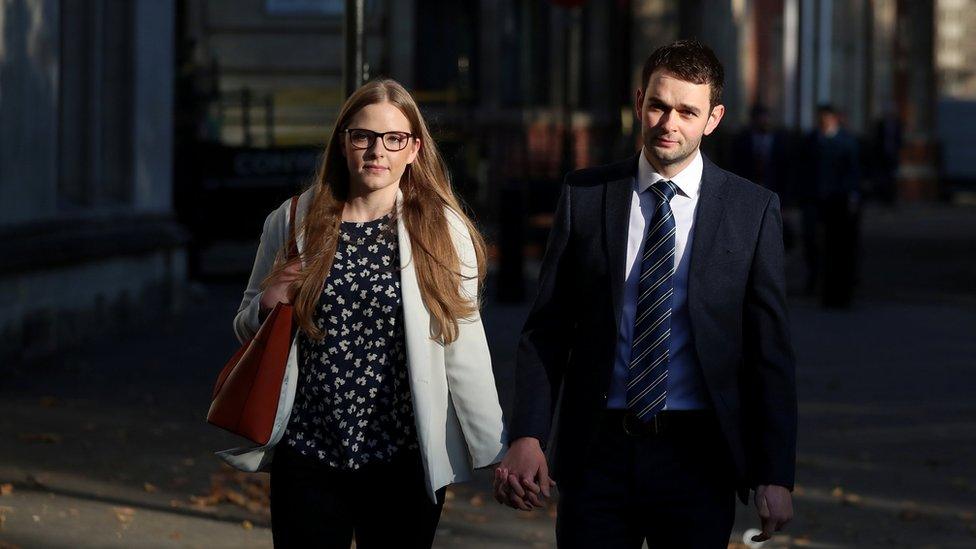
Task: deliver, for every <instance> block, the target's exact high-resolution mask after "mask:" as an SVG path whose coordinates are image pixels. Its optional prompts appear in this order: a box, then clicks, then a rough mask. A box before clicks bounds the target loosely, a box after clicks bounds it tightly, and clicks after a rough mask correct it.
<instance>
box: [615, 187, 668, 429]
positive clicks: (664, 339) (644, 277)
mask: <svg viewBox="0 0 976 549" xmlns="http://www.w3.org/2000/svg"><path fill="white" fill-rule="evenodd" d="M650 190H651V191H652V192H654V194H655V195H657V199H658V205H657V209H656V210H655V211H654V215H653V216H651V222H650V223H649V226H650V228H649V229H648V231H647V235H646V236H645V238H644V253H643V254H642V256H641V274H640V281H639V282H638V286H637V288H638V289H637V311H636V313H635V314H636V320H635V321H634V339H633V343H632V344H631V351H630V352H631V355H630V373H629V375H628V380H627V408H628V409H629V410H630V411H631V412H632V413H634V415H636V416H637V418H638V419H639V420H641V421H647V420H649V419H651V418H653V417H654V415H655V414H657V413H658V412H660V411H661V410H662V409H664V405H665V402H666V401H667V394H668V392H667V389H668V359H669V353H670V340H671V295H672V294H673V293H674V254H675V250H674V232H675V224H674V214H673V213H672V212H671V204H670V202H671V199H672V198H673V197H674V195H675V194H677V192H678V188H677V187H676V186H675V185H674V183H672V182H671V181H665V180H663V179H662V180H660V181H658V182H657V183H654V184H653V185H651V187H650Z"/></svg>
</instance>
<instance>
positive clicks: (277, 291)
mask: <svg viewBox="0 0 976 549" xmlns="http://www.w3.org/2000/svg"><path fill="white" fill-rule="evenodd" d="M299 269H301V266H300V264H299V262H298V261H295V262H293V263H292V264H290V265H288V266H287V267H285V270H284V271H282V272H281V273H280V274H279V275H278V276H277V277H275V279H274V281H273V282H272V283H271V285H270V286H268V287H267V288H265V289H264V291H263V292H261V312H260V318H261V320H262V321H263V320H264V317H266V316H267V315H268V313H270V312H271V310H272V309H274V308H275V305H277V304H279V303H291V292H290V286H291V283H292V282H294V281H295V279H296V278H298V271H299Z"/></svg>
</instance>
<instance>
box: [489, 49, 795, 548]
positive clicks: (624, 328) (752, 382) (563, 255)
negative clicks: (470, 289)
mask: <svg viewBox="0 0 976 549" xmlns="http://www.w3.org/2000/svg"><path fill="white" fill-rule="evenodd" d="M642 77H643V80H642V81H643V87H642V89H640V90H638V92H637V96H636V105H635V107H636V110H637V115H638V117H639V118H640V120H641V135H642V141H643V147H642V151H641V153H640V154H638V155H637V156H634V157H632V158H630V159H627V160H625V161H623V162H620V163H617V164H611V165H608V166H601V167H597V168H591V169H584V170H580V171H576V172H573V173H571V174H569V175H568V176H567V177H566V180H565V183H564V185H563V189H562V195H561V197H560V199H559V204H558V206H557V208H556V214H555V218H554V222H553V227H552V232H551V234H550V237H549V243H548V248H547V250H546V256H545V260H544V262H543V267H542V272H541V275H540V283H539V290H538V296H537V298H536V301H535V304H534V306H533V308H532V311H531V313H530V315H529V317H528V319H527V321H526V324H525V327H524V329H523V331H522V337H521V341H520V343H519V350H518V363H517V370H516V402H515V410H514V413H513V416H512V418H511V426H510V449H509V451H508V453H507V454H506V456H505V458H504V460H503V461H502V463H501V465H500V466H499V467H498V469H497V470H496V472H495V496H496V498H497V499H498V500H499V501H501V502H503V503H507V504H509V505H511V506H513V507H516V508H520V509H525V510H530V509H532V508H534V507H536V506H539V505H542V504H543V498H544V497H547V496H548V495H549V490H550V487H551V485H552V484H554V482H553V481H552V480H551V479H550V477H549V474H548V465H547V461H546V457H545V455H544V453H543V448H544V447H545V446H546V443H547V441H549V439H550V423H551V421H552V418H553V415H554V411H555V410H556V409H557V408H556V401H557V398H560V395H561V400H560V404H559V407H558V410H559V412H558V421H557V422H556V429H555V431H556V432H555V436H554V437H553V439H554V443H553V447H552V448H551V449H550V450H551V451H550V456H551V457H552V460H553V475H552V478H554V479H558V480H559V488H560V498H559V509H558V519H557V524H556V537H557V540H558V542H559V545H560V547H600V548H603V547H634V548H637V547H640V546H641V544H642V543H643V541H644V540H645V539H647V540H648V541H649V543H650V544H651V546H652V547H666V548H669V549H670V548H673V547H692V548H696V549H698V548H709V547H723V548H724V547H726V545H727V542H728V539H729V535H730V532H731V529H732V524H733V519H734V507H735V494H736V492H738V493H739V497H740V498H742V500H743V502H744V503H745V502H746V501H747V499H746V498H747V497H748V491H749V489H753V490H755V503H756V506H757V509H758V511H759V516H760V518H761V525H762V529H763V533H762V534H761V535H760V536H761V537H768V535H769V534H770V533H772V532H773V531H776V530H779V529H780V528H781V527H782V526H783V525H784V524H785V523H786V522H788V521H789V520H790V518H791V517H792V513H793V511H792V500H791V495H790V491H791V490H792V488H793V475H794V467H795V455H796V450H795V447H796V391H795V379H794V365H793V353H792V348H791V344H790V336H789V326H788V319H787V311H786V290H785V281H784V273H783V237H782V221H781V218H780V209H779V200H778V198H777V197H776V195H775V194H774V193H772V192H770V191H769V190H767V189H764V188H762V187H760V186H758V185H754V184H752V183H750V182H749V181H746V180H744V179H742V178H740V177H737V176H735V175H733V174H731V173H729V172H726V171H725V170H722V169H721V168H718V167H717V166H715V165H714V164H712V163H711V162H710V161H709V160H708V159H706V158H704V157H703V156H702V155H701V153H700V151H699V146H700V144H701V139H702V137H703V136H704V135H708V134H710V133H712V132H713V131H714V130H715V128H716V126H718V124H719V122H720V121H721V119H722V115H723V114H724V107H723V106H722V105H721V104H720V98H721V91H722V84H723V71H722V67H721V64H720V63H719V62H718V60H717V59H716V57H715V55H714V53H712V51H711V50H710V49H709V48H708V47H706V46H704V45H702V44H701V43H699V42H697V41H684V40H683V41H679V42H676V43H673V44H671V45H669V46H665V47H662V48H659V49H658V50H657V51H655V52H654V53H653V54H652V55H651V56H650V58H648V60H647V62H646V63H645V66H644V70H643V74H642Z"/></svg>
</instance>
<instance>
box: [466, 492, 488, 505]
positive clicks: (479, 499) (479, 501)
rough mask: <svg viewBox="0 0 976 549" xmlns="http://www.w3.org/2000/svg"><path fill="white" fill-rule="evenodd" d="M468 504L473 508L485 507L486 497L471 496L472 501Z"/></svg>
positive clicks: (480, 495) (479, 495)
mask: <svg viewBox="0 0 976 549" xmlns="http://www.w3.org/2000/svg"><path fill="white" fill-rule="evenodd" d="M468 503H470V504H471V506H472V507H484V506H485V496H484V495H482V494H475V495H473V496H471V499H470V500H469V501H468Z"/></svg>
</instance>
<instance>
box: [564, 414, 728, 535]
mask: <svg viewBox="0 0 976 549" xmlns="http://www.w3.org/2000/svg"><path fill="white" fill-rule="evenodd" d="M664 413H665V414H671V417H676V416H681V417H680V418H679V419H678V420H676V421H673V422H671V423H670V424H668V425H669V427H670V428H668V429H666V430H664V432H663V433H660V434H644V435H638V436H634V435H631V434H627V432H625V430H624V428H623V421H622V420H623V415H624V413H623V412H622V411H607V412H605V418H604V420H603V422H602V423H603V424H602V426H601V427H602V428H601V432H600V434H599V436H598V437H597V440H596V441H595V443H594V444H593V445H592V449H591V451H590V452H589V453H588V455H587V456H586V459H585V464H584V466H583V468H582V472H581V474H580V475H577V476H576V477H574V478H573V479H572V481H570V479H566V481H562V479H561V481H560V485H559V508H558V517H557V519H556V540H557V543H558V545H559V547H560V548H577V547H578V548H593V547H600V548H601V549H602V548H607V549H611V548H628V549H630V548H634V549H639V548H640V547H641V545H642V544H643V543H644V540H645V539H646V540H647V545H648V547H650V548H651V549H654V548H662V549H676V548H683V547H687V548H689V549H711V548H715V549H719V548H721V549H725V548H726V547H727V546H728V542H729V536H730V534H731V532H732V525H733V521H734V519H735V486H734V484H735V481H734V480H733V479H734V475H733V474H732V464H731V458H730V457H729V452H728V449H727V446H726V445H725V442H724V440H723V438H722V435H721V432H720V431H719V427H718V423H717V420H716V419H714V417H712V416H711V414H710V413H707V412H702V413H699V412H691V413H687V412H664Z"/></svg>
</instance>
